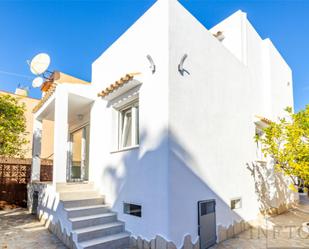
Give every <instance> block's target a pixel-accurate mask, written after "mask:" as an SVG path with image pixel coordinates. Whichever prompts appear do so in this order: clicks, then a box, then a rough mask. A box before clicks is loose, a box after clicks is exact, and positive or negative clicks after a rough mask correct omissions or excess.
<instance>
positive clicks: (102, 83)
mask: <svg viewBox="0 0 309 249" xmlns="http://www.w3.org/2000/svg"><path fill="white" fill-rule="evenodd" d="M121 76H123V77H122V78H120V77H121ZM57 78H58V79H57ZM60 78H61V77H60ZM72 83H74V82H68V81H67V80H62V81H61V82H60V80H59V77H55V74H54V75H53V76H52V78H51V80H50V81H49V82H47V83H45V84H44V87H43V88H44V89H45V90H46V91H47V92H46V93H45V96H44V97H43V99H42V101H41V102H40V104H39V105H38V106H37V107H36V108H35V109H34V110H35V121H34V122H35V134H34V136H35V137H36V139H35V140H34V148H35V151H34V158H33V165H32V167H33V168H32V169H33V172H32V180H33V181H34V180H37V179H38V174H37V173H38V172H39V168H40V160H39V157H38V156H37V152H38V151H39V150H40V146H39V141H40V139H39V136H38V135H37V134H40V132H41V122H42V120H46V119H47V120H52V121H53V122H54V125H55V131H54V174H53V184H52V185H50V186H45V188H44V190H42V188H41V187H42V185H40V184H32V185H29V200H30V202H29V206H30V207H31V205H32V204H31V198H32V193H33V191H41V195H40V196H44V197H40V202H39V203H40V204H39V207H38V213H39V215H40V217H41V218H44V219H48V220H49V224H50V227H51V229H52V231H54V232H55V233H56V234H57V236H58V237H59V238H60V239H62V240H63V241H64V242H65V243H66V244H67V245H68V246H70V247H72V248H73V247H75V246H76V247H77V248H115V249H116V248H117V249H119V248H128V241H129V236H130V235H129V234H128V233H126V232H124V223H121V222H119V221H118V219H119V220H120V221H123V222H125V229H126V231H128V232H130V233H131V238H132V240H131V241H132V244H131V245H130V247H132V248H133V247H134V243H135V242H134V241H135V240H134V239H133V238H137V237H138V236H140V238H142V239H143V240H145V241H144V248H148V247H147V245H148V244H147V243H148V242H146V241H150V240H152V239H154V238H155V237H156V236H157V235H160V236H161V237H162V238H157V243H156V247H151V248H166V244H164V243H165V242H164V241H172V242H173V243H174V244H175V246H176V247H177V248H181V246H182V244H183V240H184V238H185V236H186V235H191V238H192V243H193V244H195V243H196V241H198V238H199V239H200V240H199V243H200V245H201V248H202V249H204V248H207V247H209V246H210V245H212V244H213V243H215V242H216V241H217V242H218V241H222V240H224V239H226V238H228V237H230V236H233V235H234V234H236V233H239V232H240V231H242V230H243V229H245V228H246V227H247V226H246V224H247V222H249V221H252V220H254V219H256V218H257V216H258V215H259V213H261V212H262V213H264V212H267V213H274V212H277V213H278V212H282V211H283V210H286V209H287V208H289V207H290V206H291V205H292V204H293V203H295V202H297V200H298V199H297V195H296V194H295V193H293V192H292V191H290V190H289V188H288V186H289V184H290V181H289V179H287V178H286V177H284V176H283V175H281V174H278V173H275V172H274V169H273V166H272V164H271V162H269V161H268V160H267V159H265V158H263V156H262V154H261V151H260V146H259V145H258V144H256V143H255V141H254V136H255V134H256V133H261V131H262V128H263V127H264V126H266V125H267V124H268V123H269V122H270V120H276V119H277V117H278V116H282V115H284V111H283V110H284V108H285V107H287V106H293V94H292V93H293V91H292V72H291V69H290V68H289V66H288V65H287V64H286V62H285V61H284V59H283V58H282V57H281V55H280V54H279V52H278V51H277V50H276V48H275V47H274V45H273V44H272V43H271V41H270V40H269V39H266V40H263V39H262V38H261V37H260V36H259V35H258V34H257V33H256V31H255V30H254V28H253V27H252V25H251V24H250V23H249V21H248V20H247V18H246V14H245V13H244V12H242V11H238V12H236V13H234V14H233V15H232V16H230V17H228V18H227V19H225V20H224V21H222V22H221V23H220V24H218V25H217V26H215V27H214V28H212V29H211V30H207V29H206V28H205V27H204V26H203V25H202V24H200V23H199V22H198V21H197V20H196V19H195V18H194V17H193V16H192V15H191V14H190V13H189V12H188V11H187V10H185V8H184V7H182V5H181V4H180V3H178V2H177V1H171V0H169V1H166V0H160V1H158V2H157V3H155V4H154V5H153V6H152V7H151V8H150V9H149V10H148V11H147V12H146V13H145V14H144V15H143V16H142V17H141V18H140V19H139V20H138V21H137V22H136V23H135V24H134V25H133V26H132V27H131V28H130V29H129V30H128V31H126V32H125V33H124V34H123V35H122V36H121V37H120V38H119V39H118V40H117V41H116V42H115V43H114V44H113V45H112V46H111V47H110V48H108V49H107V50H106V51H105V52H104V53H103V54H102V55H101V56H100V57H99V58H98V59H97V60H96V61H94V62H93V64H92V82H91V84H87V83H84V82H77V81H75V83H76V84H72ZM98 93H99V94H98ZM43 133H44V131H43ZM76 181H81V182H82V183H76V184H72V183H71V184H67V183H70V182H76ZM86 183H87V184H86ZM101 195H104V196H105V198H104V199H102V196H101ZM103 201H104V202H105V203H108V204H109V205H110V207H111V208H110V209H109V208H108V207H106V205H102V204H103ZM116 214H117V216H116ZM117 217H118V219H117ZM186 240H189V237H186ZM190 240H191V239H190ZM187 242H188V241H186V243H187ZM141 243H142V242H141V239H139V240H138V243H137V244H138V245H137V247H138V248H141ZM151 243H153V242H151ZM190 243H191V242H190ZM159 245H161V247H160V246H159ZM162 245H165V247H164V246H162ZM196 247H197V245H196ZM168 248H175V247H173V246H172V244H169V247H168Z"/></svg>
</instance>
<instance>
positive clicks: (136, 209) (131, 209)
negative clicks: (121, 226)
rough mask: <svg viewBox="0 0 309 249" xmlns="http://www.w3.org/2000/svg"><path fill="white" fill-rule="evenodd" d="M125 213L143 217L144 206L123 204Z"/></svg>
mask: <svg viewBox="0 0 309 249" xmlns="http://www.w3.org/2000/svg"><path fill="white" fill-rule="evenodd" d="M123 212H124V213H125V214H129V215H133V216H137V217H142V206H141V205H136V204H132V203H126V202H124V203H123Z"/></svg>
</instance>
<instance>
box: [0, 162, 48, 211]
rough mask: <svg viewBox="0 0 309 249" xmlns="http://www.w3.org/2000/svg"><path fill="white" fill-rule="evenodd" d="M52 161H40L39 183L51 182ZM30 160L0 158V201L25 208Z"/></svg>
mask: <svg viewBox="0 0 309 249" xmlns="http://www.w3.org/2000/svg"><path fill="white" fill-rule="evenodd" d="M52 166H53V161H52V160H41V177H40V178H41V179H40V180H41V181H52V178H53V176H52V171H53V167H52ZM30 176H31V159H19V158H0V200H4V201H7V202H9V203H14V204H17V205H20V206H24V207H25V206H27V183H28V182H29V181H30Z"/></svg>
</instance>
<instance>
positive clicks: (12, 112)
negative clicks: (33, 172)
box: [0, 94, 28, 157]
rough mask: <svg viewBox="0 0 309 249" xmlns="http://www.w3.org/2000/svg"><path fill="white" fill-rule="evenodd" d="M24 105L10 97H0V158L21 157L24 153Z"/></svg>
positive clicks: (25, 141)
mask: <svg viewBox="0 0 309 249" xmlns="http://www.w3.org/2000/svg"><path fill="white" fill-rule="evenodd" d="M24 112H25V105H24V104H20V103H19V102H18V99H16V98H14V97H12V96H10V95H8V94H7V95H0V156H4V157H12V156H17V157H22V156H23V155H24V153H25V150H24V149H23V145H25V144H26V143H28V141H27V140H26V138H25V135H26V134H27V132H26V119H25V116H24Z"/></svg>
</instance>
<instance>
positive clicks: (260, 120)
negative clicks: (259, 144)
mask: <svg viewBox="0 0 309 249" xmlns="http://www.w3.org/2000/svg"><path fill="white" fill-rule="evenodd" d="M254 119H255V121H254V123H255V124H256V125H258V126H260V127H266V126H267V125H270V124H271V123H272V121H271V120H270V119H268V118H265V117H263V116H260V115H255V116H254Z"/></svg>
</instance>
